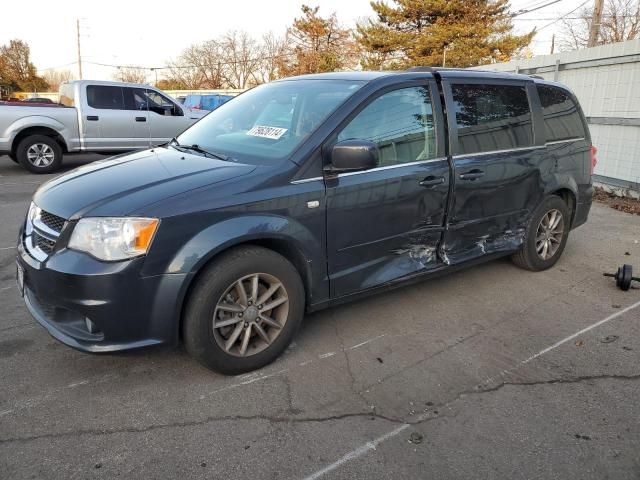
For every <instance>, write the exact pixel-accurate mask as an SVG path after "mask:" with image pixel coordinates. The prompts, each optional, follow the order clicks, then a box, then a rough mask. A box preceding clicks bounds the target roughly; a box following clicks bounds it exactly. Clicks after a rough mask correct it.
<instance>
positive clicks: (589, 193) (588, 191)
mask: <svg viewBox="0 0 640 480" xmlns="http://www.w3.org/2000/svg"><path fill="white" fill-rule="evenodd" d="M592 202H593V185H591V184H589V185H586V186H585V188H584V189H581V190H580V192H579V193H578V199H577V203H576V212H575V215H574V216H573V222H572V224H571V228H577V227H579V226H580V225H583V224H584V223H586V221H587V218H588V217H589V211H590V210H591V204H592Z"/></svg>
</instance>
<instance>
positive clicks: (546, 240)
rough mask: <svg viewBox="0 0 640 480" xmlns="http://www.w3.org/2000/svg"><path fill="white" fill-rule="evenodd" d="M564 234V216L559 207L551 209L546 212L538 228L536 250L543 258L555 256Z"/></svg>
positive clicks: (547, 258)
mask: <svg viewBox="0 0 640 480" xmlns="http://www.w3.org/2000/svg"><path fill="white" fill-rule="evenodd" d="M563 235H564V217H563V215H562V212H560V210H557V209H555V208H554V209H553V210H549V211H548V212H547V213H545V214H544V216H543V217H542V219H541V220H540V223H539V224H538V230H537V232H536V252H537V253H538V256H539V257H540V258H541V259H542V260H549V259H550V258H551V257H553V256H554V255H555V254H556V252H557V251H558V249H559V248H560V245H561V244H562V236H563Z"/></svg>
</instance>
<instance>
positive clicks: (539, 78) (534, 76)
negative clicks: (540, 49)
mask: <svg viewBox="0 0 640 480" xmlns="http://www.w3.org/2000/svg"><path fill="white" fill-rule="evenodd" d="M529 76H530V77H531V78H535V79H537V80H544V77H541V76H540V75H529Z"/></svg>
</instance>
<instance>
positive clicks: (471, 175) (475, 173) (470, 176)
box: [460, 168, 484, 180]
mask: <svg viewBox="0 0 640 480" xmlns="http://www.w3.org/2000/svg"><path fill="white" fill-rule="evenodd" d="M483 176H484V172H483V171H482V170H478V169H477V168H474V169H473V170H471V171H469V172H465V173H461V174H460V180H476V179H478V178H480V177H483Z"/></svg>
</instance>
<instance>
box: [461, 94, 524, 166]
mask: <svg viewBox="0 0 640 480" xmlns="http://www.w3.org/2000/svg"><path fill="white" fill-rule="evenodd" d="M451 89H452V93H453V101H454V106H455V112H456V123H457V126H458V149H459V151H458V153H459V154H470V153H480V152H491V151H497V150H509V149H513V148H521V147H529V146H531V145H532V143H533V130H532V124H531V110H530V108H529V101H528V98H527V91H526V89H525V87H524V86H518V85H485V84H469V85H462V84H454V85H452V87H451Z"/></svg>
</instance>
